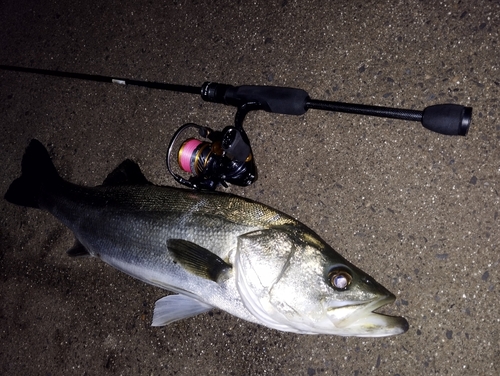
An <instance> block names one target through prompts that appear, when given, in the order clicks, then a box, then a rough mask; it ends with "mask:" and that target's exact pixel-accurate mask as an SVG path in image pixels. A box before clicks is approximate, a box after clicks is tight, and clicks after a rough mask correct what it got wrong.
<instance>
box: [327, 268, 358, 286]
mask: <svg viewBox="0 0 500 376" xmlns="http://www.w3.org/2000/svg"><path fill="white" fill-rule="evenodd" d="M328 281H329V282H330V285H331V286H332V287H333V288H334V289H335V290H339V291H343V290H347V288H348V287H349V285H350V284H351V281H352V275H351V273H349V271H347V270H346V269H344V268H335V269H332V270H331V271H330V273H328Z"/></svg>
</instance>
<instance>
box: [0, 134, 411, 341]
mask: <svg viewBox="0 0 500 376" xmlns="http://www.w3.org/2000/svg"><path fill="white" fill-rule="evenodd" d="M5 199H6V200H7V201H9V202H11V203H13V204H16V205H21V206H27V207H34V208H39V209H42V210H46V211H48V212H50V213H51V214H52V215H54V216H55V217H56V218H57V219H58V220H60V221H61V222H62V223H63V224H64V225H65V226H67V227H68V228H69V229H70V230H71V231H72V232H73V233H74V235H75V238H76V242H75V245H74V246H73V247H72V248H71V249H69V250H68V255H69V256H72V257H77V256H94V257H99V258H101V260H103V261H104V262H105V263H107V264H109V265H111V266H113V267H115V268H117V269H119V270H121V271H123V272H125V273H127V274H129V275H131V276H132V277H135V278H138V279H140V280H142V281H144V282H146V283H150V284H152V285H154V286H158V287H160V288H163V289H166V290H169V291H171V292H174V293H176V294H175V295H167V296H166V297H164V298H162V299H160V300H158V301H157V302H156V304H155V309H154V313H153V323H152V325H153V326H161V325H166V324H169V323H172V322H174V321H177V320H180V319H184V318H187V317H191V316H194V315H198V314H201V313H203V312H207V311H209V310H211V309H213V308H218V309H221V310H224V311H226V312H228V313H230V314H232V315H234V316H237V317H239V318H241V319H244V320H247V321H250V322H253V323H257V324H261V325H265V326H267V327H269V328H274V329H277V330H281V331H286V332H294V333H303V334H333V335H341V336H360V337H382V336H390V335H396V334H400V333H404V332H405V331H406V330H407V329H408V322H407V321H406V320H405V319H404V318H402V317H394V316H388V315H384V314H380V313H375V312H374V311H375V310H377V309H378V308H380V307H382V306H384V305H386V304H389V303H393V302H394V300H395V296H394V295H393V294H392V293H390V292H389V291H388V290H386V289H385V288H384V287H383V286H382V285H380V284H379V283H377V282H376V281H375V280H374V279H373V278H372V277H370V276H369V275H368V274H366V273H365V272H363V271H362V270H360V269H358V268H357V267H355V266H354V265H352V264H351V263H350V262H348V261H347V260H346V259H344V258H343V257H342V256H340V255H339V254H338V253H337V252H335V251H334V249H333V248H332V247H330V246H329V245H328V244H326V243H325V242H324V241H323V240H322V239H321V238H320V237H319V236H318V235H317V234H316V233H314V232H313V231H312V230H310V229H309V228H308V227H306V226H305V225H303V224H302V223H300V222H298V221H297V220H295V219H293V218H292V217H290V216H288V215H286V214H284V213H281V212H279V211H277V210H275V209H272V208H270V207H268V206H266V205H263V204H260V203H257V202H254V201H251V200H249V199H246V198H242V197H238V196H235V195H232V194H226V193H221V192H199V191H194V190H186V189H179V188H172V187H163V186H156V185H153V184H152V183H150V182H149V181H148V180H147V179H146V178H145V177H144V175H143V174H142V172H141V170H140V169H139V166H138V165H137V164H136V163H134V162H132V161H131V160H126V161H124V162H123V163H122V164H120V165H119V166H118V167H117V168H116V169H115V170H114V171H113V172H112V173H111V174H110V175H109V176H108V177H107V178H106V179H105V181H104V183H103V184H102V185H101V186H97V187H92V188H91V187H82V186H79V185H75V184H72V183H70V182H67V181H65V180H64V179H63V178H61V177H60V175H59V174H58V172H57V170H56V168H55V166H54V164H53V163H52V160H51V158H50V156H49V154H48V152H47V150H46V149H45V147H44V146H43V145H42V144H41V143H40V142H39V141H37V140H32V141H31V143H30V144H29V146H28V147H27V149H26V153H25V155H24V157H23V160H22V174H21V177H19V178H18V179H16V180H14V182H13V183H12V184H11V185H10V187H9V189H8V191H7V193H6V194H5Z"/></svg>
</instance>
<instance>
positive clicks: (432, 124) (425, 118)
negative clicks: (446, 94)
mask: <svg viewBox="0 0 500 376" xmlns="http://www.w3.org/2000/svg"><path fill="white" fill-rule="evenodd" d="M471 117H472V108H471V107H464V106H461V105H458V104H437V105H434V106H429V107H426V108H425V109H424V111H423V115H422V125H423V126H424V127H425V128H427V129H430V130H431V131H434V132H438V133H441V134H447V135H458V136H465V135H466V134H467V132H468V131H469V126H470V122H471Z"/></svg>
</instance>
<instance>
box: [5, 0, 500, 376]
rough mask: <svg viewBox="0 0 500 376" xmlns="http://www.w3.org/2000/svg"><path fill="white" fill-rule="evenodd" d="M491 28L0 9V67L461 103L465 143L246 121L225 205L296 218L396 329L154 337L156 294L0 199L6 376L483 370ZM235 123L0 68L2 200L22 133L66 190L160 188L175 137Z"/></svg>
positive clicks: (229, 328)
mask: <svg viewBox="0 0 500 376" xmlns="http://www.w3.org/2000/svg"><path fill="white" fill-rule="evenodd" d="M77 3H80V4H77ZM499 18H500V3H499V2H498V1H474V2H472V1H450V0H444V1H440V2H426V1H417V0H403V1H399V2H394V1H366V0H363V1H331V2H326V1H309V2H307V1H304V2H299V1H292V0H288V1H287V0H280V1H277V2H269V1H253V2H246V1H238V2H236V1H210V2H203V1H185V0H179V1H168V2H166V1H157V0H152V1H148V2H138V1H125V2H122V1H107V2H102V1H95V0H89V1H82V2H75V1H66V0H62V1H43V2H42V1H34V0H17V1H10V0H2V1H1V2H0V25H1V30H2V37H1V38H0V64H10V65H17V66H24V67H33V68H42V69H53V70H61V71H69V72H80V73H88V74H100V75H110V76H115V77H125V78H134V79H137V80H148V81H158V82H170V83H177V84H187V85H201V84H202V83H203V82H204V81H214V82H221V83H227V84H233V85H244V84H256V85H276V86H289V87H296V88H301V89H304V90H306V91H307V92H308V93H309V95H310V96H311V98H314V99H323V100H332V101H344V102H353V103H364V104H370V105H381V106H394V107H401V108H410V109H417V110H422V109H424V108H425V107H427V106H430V105H433V104H438V103H457V104H461V105H465V106H471V107H473V119H472V125H471V127H470V132H469V134H468V135H467V136H466V137H460V136H444V135H440V134H437V133H434V132H431V131H429V130H427V129H425V128H423V127H422V126H421V125H420V124H419V123H417V122H405V121H400V120H388V119H381V118H373V117H366V116H356V115H350V114H339V113H327V112H322V111H316V110H309V111H308V112H307V113H306V114H304V115H301V116H288V115H276V114H270V113H266V112H255V113H251V114H250V115H248V117H247V120H246V122H245V129H246V130H247V132H248V135H249V138H250V140H251V142H252V147H253V151H254V154H255V158H256V161H257V166H258V169H259V179H258V181H257V182H256V183H255V184H254V185H252V186H250V187H247V188H237V187H230V188H229V189H227V191H230V192H233V193H237V194H240V195H244V196H246V197H250V198H253V199H255V200H258V201H261V202H263V203H266V204H268V205H270V206H272V207H275V208H277V209H280V210H282V211H284V212H286V213H288V214H290V215H292V216H294V217H295V218H297V219H299V220H300V221H302V222H304V223H305V224H307V225H308V226H310V227H311V228H313V229H314V230H315V231H317V232H318V233H319V234H320V235H321V236H322V237H323V238H324V239H325V240H326V241H327V242H328V243H330V244H331V245H332V246H333V247H334V248H336V249H337V250H338V252H339V253H341V254H342V255H344V256H345V257H346V258H347V259H349V260H350V261H352V262H353V263H354V264H356V265H357V266H358V267H360V268H361V269H363V270H365V271H366V272H368V273H369V274H370V275H372V276H374V277H375V278H376V279H377V280H378V281H379V282H380V283H382V284H383V285H384V286H386V287H387V288H388V289H390V290H391V291H392V292H393V293H394V294H396V296H397V301H396V303H395V304H393V305H391V306H388V307H385V308H384V312H386V313H389V314H395V315H402V316H404V317H406V318H407V319H408V321H409V323H410V329H409V330H408V332H407V333H406V334H403V335H400V336H396V337H389V338H379V339H376V338H343V337H335V336H326V335H320V336H308V335H296V334H290V333H282V332H278V331H275V330H271V329H267V328H265V327H261V326H258V325H254V324H250V323H247V322H244V321H242V320H239V319H236V318H234V317H232V316H230V315H229V314H226V313H224V312H221V311H219V310H214V311H213V312H211V313H210V314H204V315H200V316H198V317H195V318H191V319H187V320H183V321H180V322H177V323H174V324H172V325H171V326H168V327H160V328H157V327H154V328H153V327H151V326H150V322H151V317H152V312H153V307H154V302H155V301H156V300H157V299H159V298H161V297H162V296H164V295H165V292H164V291H162V290H160V289H158V288H154V287H151V286H148V285H145V284H144V283H142V282H140V281H136V280H134V279H132V278H130V277H128V276H127V275H124V274H122V273H120V272H118V271H116V270H114V269H112V268H111V267H108V266H107V265H105V264H103V263H102V262H101V261H99V260H98V259H71V258H69V257H67V255H66V253H65V251H66V250H67V249H68V248H70V247H71V245H72V243H73V236H72V234H71V233H70V232H69V231H68V230H67V229H66V228H65V227H64V226H63V225H61V224H60V223H59V222H57V221H56V220H55V219H54V218H53V217H51V216H50V215H49V214H46V213H43V212H41V211H38V210H35V209H28V208H20V207H17V206H14V205H11V204H9V203H7V202H6V201H5V200H1V201H0V213H1V214H0V223H1V227H0V228H1V230H0V231H1V232H0V236H1V237H0V239H1V240H0V242H1V243H0V277H1V278H0V284H1V285H0V290H1V293H0V302H1V303H0V338H1V340H0V373H1V374H3V375H106V374H116V375H204V374H206V375H264V374H266V375H292V374H293V375H308V376H313V375H331V374H334V375H368V374H380V375H417V374H422V375H426V374H443V375H444V374H447V375H461V374H463V375H470V374H475V375H498V374H499V373H500V360H499V359H500V352H499V348H500V347H499V342H500V302H499V300H500V299H499V298H500V289H499V288H500V287H499V274H500V271H499V270H500V255H499V240H500V234H499V222H500V218H499V210H500V208H499V201H500V197H499V191H500V181H499V179H500V148H499V146H498V143H499V139H500V120H499V119H498V115H499V112H500V109H499V106H498V97H499V94H500V70H499V60H500V59H499V57H500V51H499V45H498V42H499V39H500V38H499V27H500V19H499ZM234 113H235V109H234V108H233V107H228V106H224V105H220V104H212V103H207V102H203V101H202V100H201V98H200V97H199V96H197V95H190V94H179V93H173V92H168V91H161V90H152V89H145V88H138V87H132V86H126V87H124V86H118V85H112V84H107V83H96V82H86V81H79V80H74V79H64V78H55V77H48V76H42V75H34V74H28V73H17V72H9V71H0V127H1V128H0V130H1V137H0V146H1V147H0V162H1V166H2V169H1V175H0V176H1V178H0V191H1V192H5V191H6V190H7V188H8V186H9V184H10V183H11V181H12V180H13V179H15V178H16V177H18V176H19V174H20V163H21V157H22V155H23V152H24V149H25V147H26V146H27V144H28V142H29V140H30V139H32V138H37V139H39V140H40V141H41V142H42V143H43V144H44V145H46V146H47V147H48V148H49V150H50V153H51V155H52V157H53V160H54V163H55V165H56V166H57V168H58V169H59V170H60V172H61V174H62V175H63V176H64V177H65V178H66V179H68V180H70V181H72V182H75V183H79V184H83V185H90V186H93V185H98V184H100V183H101V182H102V181H103V180H104V178H105V177H106V175H107V174H108V173H109V172H110V171H111V170H112V169H113V168H114V167H115V166H117V165H118V164H119V163H120V162H121V161H122V160H124V159H125V158H131V159H134V160H136V161H137V162H138V163H139V164H140V166H141V168H142V169H143V171H144V173H145V175H146V176H147V177H148V178H149V179H150V180H151V181H153V182H154V183H156V184H163V185H175V184H176V183H175V181H174V180H173V179H172V178H171V177H170V176H169V175H168V173H167V171H166V168H165V153H166V148H167V145H168V142H169V140H170V138H171V136H172V135H173V133H174V131H175V130H176V129H177V128H178V127H180V126H181V125H182V124H184V123H187V122H195V123H198V124H201V125H207V126H210V127H212V128H214V129H219V130H220V129H222V128H223V127H224V126H226V125H230V124H232V122H233V116H234ZM2 195H3V193H2ZM207 236H209V234H207Z"/></svg>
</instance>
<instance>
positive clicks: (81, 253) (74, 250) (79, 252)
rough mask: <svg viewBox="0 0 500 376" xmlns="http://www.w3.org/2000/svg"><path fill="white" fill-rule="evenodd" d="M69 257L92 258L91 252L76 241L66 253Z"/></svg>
mask: <svg viewBox="0 0 500 376" xmlns="http://www.w3.org/2000/svg"><path fill="white" fill-rule="evenodd" d="M66 253H67V254H68V256H69V257H90V256H92V255H91V254H90V252H89V251H88V250H87V248H85V246H84V245H83V244H82V243H80V242H79V241H78V240H75V244H74V245H73V247H71V248H70V249H68V250H67V251H66Z"/></svg>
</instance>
